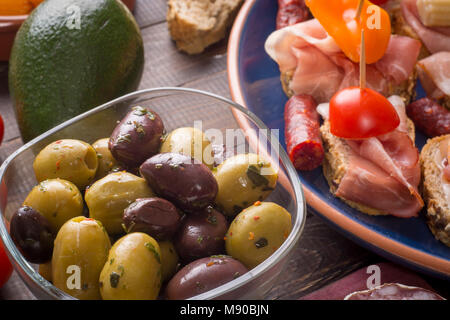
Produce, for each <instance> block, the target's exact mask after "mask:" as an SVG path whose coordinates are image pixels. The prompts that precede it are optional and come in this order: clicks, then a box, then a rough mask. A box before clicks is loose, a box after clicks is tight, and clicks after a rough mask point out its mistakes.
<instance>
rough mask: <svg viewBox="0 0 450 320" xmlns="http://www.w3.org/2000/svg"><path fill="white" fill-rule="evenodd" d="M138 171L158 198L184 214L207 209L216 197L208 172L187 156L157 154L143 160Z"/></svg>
mask: <svg viewBox="0 0 450 320" xmlns="http://www.w3.org/2000/svg"><path fill="white" fill-rule="evenodd" d="M140 172H141V175H142V176H143V177H144V178H145V179H146V180H147V182H148V183H149V185H150V186H151V187H152V189H153V190H154V191H155V192H156V193H157V194H158V195H160V196H161V197H163V198H166V199H168V200H169V201H171V202H173V203H174V204H175V205H176V206H177V207H178V208H180V209H181V210H184V211H187V212H193V211H199V210H201V209H203V208H206V207H207V206H208V205H210V204H211V203H212V202H213V201H214V199H215V197H216V194H217V182H216V179H215V178H214V176H213V174H212V173H211V171H210V170H209V169H208V167H207V166H206V165H204V164H203V163H198V161H196V160H194V159H193V158H191V157H190V156H186V155H183V154H179V153H160V154H157V155H155V156H153V157H151V158H150V159H148V160H147V161H145V162H144V163H143V164H142V165H141V167H140Z"/></svg>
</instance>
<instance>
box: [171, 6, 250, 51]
mask: <svg viewBox="0 0 450 320" xmlns="http://www.w3.org/2000/svg"><path fill="white" fill-rule="evenodd" d="M242 2H243V0H215V1H211V0H169V2H168V6H169V7H168V11H167V23H168V27H169V32H170V35H171V36H172V39H173V40H175V42H176V45H177V48H178V49H179V50H181V51H185V52H187V53H189V54H197V53H201V52H203V51H204V50H205V48H206V47H208V46H209V45H211V44H213V43H216V42H218V41H219V40H221V39H222V38H224V37H225V35H226V32H227V29H228V27H230V26H231V24H232V23H233V20H234V18H235V16H236V14H237V12H238V10H239V8H240V6H241V4H242Z"/></svg>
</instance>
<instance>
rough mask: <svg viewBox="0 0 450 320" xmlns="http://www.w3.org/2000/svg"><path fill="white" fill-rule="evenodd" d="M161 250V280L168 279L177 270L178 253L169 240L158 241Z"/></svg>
mask: <svg viewBox="0 0 450 320" xmlns="http://www.w3.org/2000/svg"><path fill="white" fill-rule="evenodd" d="M158 244H159V248H160V250H161V268H162V279H163V281H167V280H169V279H170V278H171V277H172V276H173V275H174V274H175V272H176V271H177V267H178V254H177V251H176V250H175V247H174V246H173V243H172V242H170V241H161V242H159V243H158Z"/></svg>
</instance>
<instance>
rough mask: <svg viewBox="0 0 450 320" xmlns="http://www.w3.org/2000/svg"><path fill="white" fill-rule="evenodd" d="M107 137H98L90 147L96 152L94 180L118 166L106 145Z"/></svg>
mask: <svg viewBox="0 0 450 320" xmlns="http://www.w3.org/2000/svg"><path fill="white" fill-rule="evenodd" d="M108 143H109V138H104V139H100V140H97V141H95V142H94V144H93V145H92V147H93V148H94V149H95V152H97V158H98V168H97V173H96V174H95V180H98V179H101V178H103V177H104V176H106V175H107V174H108V173H110V172H113V171H114V169H115V168H117V167H118V164H117V161H116V159H114V157H113V155H112V154H111V151H109V147H108Z"/></svg>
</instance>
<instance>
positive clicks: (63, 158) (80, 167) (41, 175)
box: [33, 139, 98, 190]
mask: <svg viewBox="0 0 450 320" xmlns="http://www.w3.org/2000/svg"><path fill="white" fill-rule="evenodd" d="M97 167H98V161H97V153H96V152H95V150H94V148H93V147H92V146H91V145H89V144H87V143H86V142H83V141H80V140H72V139H64V140H58V141H55V142H53V143H51V144H49V145H48V146H46V147H45V148H44V149H42V150H41V152H39V154H38V155H37V157H36V159H35V160H34V163H33V169H34V173H35V175H36V179H37V180H38V181H39V182H41V181H43V180H46V179H53V178H61V179H65V180H68V181H70V182H73V183H74V184H75V185H76V186H77V187H78V188H79V189H80V190H84V188H85V187H86V186H87V185H89V184H90V183H91V182H92V181H93V179H94V177H95V173H96V171H97Z"/></svg>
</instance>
